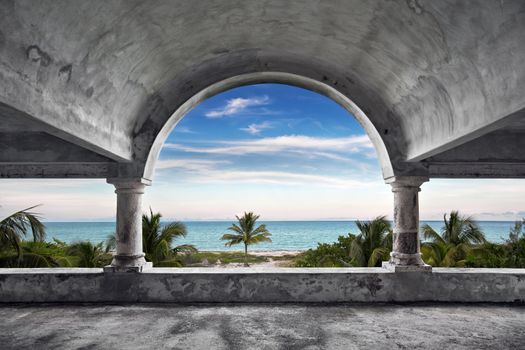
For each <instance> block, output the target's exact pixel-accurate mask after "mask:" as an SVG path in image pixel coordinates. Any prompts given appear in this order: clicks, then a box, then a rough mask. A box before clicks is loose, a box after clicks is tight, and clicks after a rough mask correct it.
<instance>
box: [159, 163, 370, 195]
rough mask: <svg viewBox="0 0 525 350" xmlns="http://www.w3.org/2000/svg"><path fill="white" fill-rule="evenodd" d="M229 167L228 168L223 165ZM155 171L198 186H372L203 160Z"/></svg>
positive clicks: (351, 181) (163, 166) (318, 176)
mask: <svg viewBox="0 0 525 350" xmlns="http://www.w3.org/2000/svg"><path fill="white" fill-rule="evenodd" d="M226 164H228V168H225V167H224V165H226ZM157 167H158V169H178V170H180V171H182V173H187V174H189V175H191V176H192V178H191V181H192V182H200V183H217V182H221V183H226V182H231V183H239V182H241V183H256V184H265V183H266V184H279V185H306V184H308V185H309V186H311V185H312V184H315V185H322V186H328V187H341V188H357V187H361V186H369V185H371V184H373V183H374V182H371V181H361V180H355V179H349V178H347V177H336V176H323V175H315V174H304V173H296V172H287V171H257V170H255V171H247V170H238V169H230V162H228V161H222V160H203V159H166V160H160V161H159V163H158V166H157Z"/></svg>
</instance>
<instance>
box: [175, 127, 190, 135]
mask: <svg viewBox="0 0 525 350" xmlns="http://www.w3.org/2000/svg"><path fill="white" fill-rule="evenodd" d="M173 132H178V133H180V134H195V131H193V130H191V129H190V128H188V127H187V126H177V127H175V129H173Z"/></svg>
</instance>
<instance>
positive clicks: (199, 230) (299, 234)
mask: <svg viewBox="0 0 525 350" xmlns="http://www.w3.org/2000/svg"><path fill="white" fill-rule="evenodd" d="M184 223H185V224H186V227H187V230H188V235H187V236H186V237H185V238H181V239H178V240H176V241H175V245H179V244H194V245H195V246H196V247H197V248H198V249H199V250H219V251H233V250H240V249H242V247H240V246H238V247H235V246H234V247H232V248H228V247H225V246H224V242H223V241H221V240H220V237H221V236H222V234H223V233H225V232H226V229H227V228H228V227H229V226H230V225H231V222H228V221H189V222H184ZM45 224H46V227H47V240H48V241H51V240H52V239H53V238H57V239H59V240H62V241H65V242H67V243H71V242H75V241H79V240H89V241H91V242H93V243H98V242H101V241H104V240H105V239H106V237H107V236H108V235H109V234H111V233H113V232H115V223H114V222H46V223H45ZM260 224H266V226H267V228H268V230H269V231H270V232H271V233H272V241H273V242H272V243H262V244H258V245H254V246H251V247H250V250H305V249H309V248H314V247H316V246H317V243H331V242H335V241H336V240H337V237H338V236H340V235H345V234H347V233H348V232H351V233H357V232H358V230H357V227H356V225H355V222H354V221H261V222H260ZM423 224H429V225H430V226H432V227H433V228H434V229H436V230H437V231H438V232H439V230H440V228H441V227H442V226H443V223H442V222H441V221H422V222H421V225H423ZM478 224H479V225H480V227H481V229H482V230H483V232H484V233H485V236H486V237H487V239H488V240H489V241H492V242H501V241H503V240H504V239H505V238H507V237H508V233H509V230H510V228H511V226H512V225H513V222H511V221H478Z"/></svg>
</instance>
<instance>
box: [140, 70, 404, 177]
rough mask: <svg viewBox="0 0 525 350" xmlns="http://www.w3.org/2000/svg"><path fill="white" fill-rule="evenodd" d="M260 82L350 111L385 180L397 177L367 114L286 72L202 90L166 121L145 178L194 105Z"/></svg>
mask: <svg viewBox="0 0 525 350" xmlns="http://www.w3.org/2000/svg"><path fill="white" fill-rule="evenodd" d="M261 83H281V84H287V85H292V86H297V87H301V88H305V89H307V90H311V91H314V92H317V93H319V94H321V95H324V96H326V97H328V98H330V99H332V100H333V101H335V102H336V103H338V104H339V105H340V106H342V107H343V108H345V109H346V110H347V111H348V112H350V113H351V114H352V115H353V116H354V117H355V118H356V119H357V121H358V122H359V124H360V125H361V126H362V127H363V129H364V130H365V132H366V134H367V135H368V137H369V138H370V140H371V142H372V144H373V145H374V148H375V150H376V152H377V155H378V159H379V163H380V166H381V170H382V173H383V177H384V178H385V179H386V178H389V177H392V176H393V174H394V171H393V167H392V162H391V160H390V155H389V152H388V150H387V147H386V146H385V143H384V141H383V138H382V137H381V134H380V133H379V132H378V131H377V129H376V127H375V126H374V124H373V123H372V121H371V120H370V119H369V118H368V117H367V115H366V114H365V113H364V112H363V111H362V110H361V109H360V108H359V107H358V106H357V105H356V104H355V103H354V102H353V101H352V100H351V99H350V98H348V97H347V96H345V95H344V94H342V93H341V92H339V91H338V90H337V89H335V88H333V87H332V86H330V85H328V84H326V83H324V82H321V81H318V80H315V79H311V78H308V77H305V76H301V75H297V74H291V73H284V72H274V71H266V72H255V73H247V74H241V75H237V76H234V77H231V78H227V79H224V80H221V81H219V82H217V83H214V84H212V85H210V86H208V87H206V88H205V89H203V90H201V91H199V92H198V93H196V94H195V95H193V96H192V97H191V98H189V99H188V100H187V101H186V102H184V103H183V104H182V105H181V106H180V107H179V108H178V109H177V110H176V111H175V112H174V113H173V114H172V115H171V116H170V117H169V118H168V119H167V120H166V122H165V124H164V125H163V127H162V128H161V129H160V131H159V132H158V134H157V135H156V137H155V139H154V142H153V144H152V145H151V148H150V150H149V152H148V156H147V159H146V162H145V163H144V170H143V177H144V178H147V179H151V178H152V177H153V174H154V169H155V164H156V162H157V160H158V157H159V155H160V152H161V150H162V145H163V144H164V142H165V141H166V139H167V138H168V136H169V135H170V133H171V132H172V131H173V129H174V128H175V127H176V125H177V124H178V122H179V121H180V120H182V118H184V116H185V115H186V114H187V113H188V112H189V111H190V110H191V109H193V108H194V107H195V106H197V105H198V104H200V103H201V102H203V101H204V100H206V99H207V98H209V97H212V96H214V95H217V94H219V93H221V92H224V91H227V90H230V89H233V88H236V87H240V86H246V85H253V84H261Z"/></svg>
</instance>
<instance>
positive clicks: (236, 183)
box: [0, 84, 525, 221]
mask: <svg viewBox="0 0 525 350" xmlns="http://www.w3.org/2000/svg"><path fill="white" fill-rule="evenodd" d="M524 185H525V180H478V179H468V180H444V179H431V181H430V182H428V183H425V184H424V185H423V186H422V190H421V192H420V217H421V219H423V220H440V219H441V218H442V217H443V214H444V213H445V212H449V211H450V210H460V211H461V212H463V213H465V214H469V215H474V216H475V218H477V219H479V220H516V219H519V218H521V217H525V186H524ZM113 191H114V188H113V187H112V186H111V185H109V184H106V183H105V180H14V179H9V180H2V181H0V204H1V205H2V207H0V216H2V214H4V215H5V214H6V213H9V212H12V211H14V210H18V209H22V208H26V207H28V206H31V205H34V204H42V205H41V206H40V207H39V208H38V209H37V211H38V212H39V213H41V214H42V216H43V217H44V218H45V219H46V220H47V221H113V220H114V215H115V208H116V201H115V194H114V192H113ZM392 201H393V196H392V193H391V190H390V187H389V186H388V185H385V183H384V181H383V178H382V176H381V170H380V167H379V163H378V159H377V156H376V153H375V150H374V147H373V146H372V144H371V142H370V140H369V138H368V136H367V135H366V134H365V132H364V130H363V129H362V127H361V126H360V124H359V123H358V122H357V121H356V120H355V119H354V118H353V116H352V115H351V114H350V113H349V112H348V111H346V110H345V109H343V108H342V107H340V106H339V105H337V104H336V103H335V102H333V101H332V100H330V99H329V98H326V97H324V96H322V95H319V94H317V93H314V92H311V91H308V90H304V89H300V88H296V87H292V86H288V85H279V84H260V85H251V86H246V87H240V88H236V89H232V90H228V91H226V92H224V93H221V94H219V95H216V96H214V97H211V98H209V99H207V100H206V101H204V102H203V103H201V104H200V105H198V106H197V107H196V108H194V109H193V110H192V111H190V112H189V113H188V114H187V115H186V116H185V117H184V118H183V119H182V120H181V121H180V122H179V124H178V125H177V126H176V127H175V128H174V130H173V131H172V133H171V134H170V136H169V137H168V139H167V140H166V142H165V144H164V147H163V149H162V152H161V154H160V158H159V161H158V162H157V166H156V173H155V177H154V178H153V185H152V186H151V187H148V188H146V194H145V196H144V206H143V207H144V209H147V208H149V207H151V208H152V209H153V210H154V211H159V212H161V213H162V214H163V215H164V217H165V218H166V219H171V220H184V221H189V220H231V219H232V218H234V217H235V215H238V214H242V213H243V212H244V211H254V212H256V213H258V214H260V215H261V218H262V219H265V220H353V219H371V218H373V217H376V216H379V215H386V216H387V217H389V218H391V213H392V211H393V208H392Z"/></svg>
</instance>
